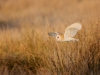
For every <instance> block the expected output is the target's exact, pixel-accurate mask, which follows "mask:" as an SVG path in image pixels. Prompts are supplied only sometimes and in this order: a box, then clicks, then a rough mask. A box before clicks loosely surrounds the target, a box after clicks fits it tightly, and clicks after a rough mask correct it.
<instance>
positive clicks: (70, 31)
mask: <svg viewBox="0 0 100 75" xmlns="http://www.w3.org/2000/svg"><path fill="white" fill-rule="evenodd" d="M81 27H82V25H81V23H79V22H78V23H74V24H72V25H70V26H68V27H67V28H66V29H65V33H64V37H74V36H75V34H76V33H77V31H78V30H80V29H81Z"/></svg>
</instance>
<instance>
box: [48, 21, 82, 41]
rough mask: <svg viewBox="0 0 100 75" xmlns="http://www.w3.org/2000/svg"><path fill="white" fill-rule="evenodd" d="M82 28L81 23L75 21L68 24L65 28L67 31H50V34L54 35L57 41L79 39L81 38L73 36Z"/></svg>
mask: <svg viewBox="0 0 100 75" xmlns="http://www.w3.org/2000/svg"><path fill="white" fill-rule="evenodd" d="M81 28H82V25H81V23H79V22H77V23H74V24H72V25H70V26H68V27H67V28H66V29H65V33H64V34H63V33H59V32H49V33H48V35H50V36H53V37H55V38H56V40H57V41H62V42H64V41H79V39H75V38H73V37H74V36H75V35H76V33H77V31H78V30H80V29H81Z"/></svg>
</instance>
